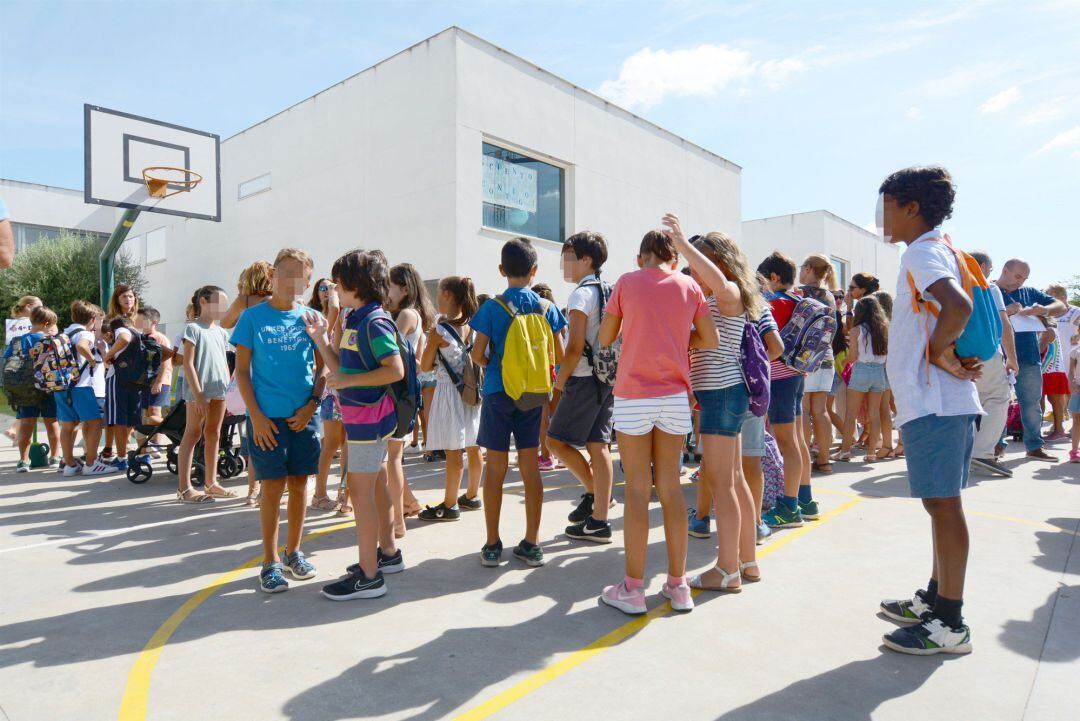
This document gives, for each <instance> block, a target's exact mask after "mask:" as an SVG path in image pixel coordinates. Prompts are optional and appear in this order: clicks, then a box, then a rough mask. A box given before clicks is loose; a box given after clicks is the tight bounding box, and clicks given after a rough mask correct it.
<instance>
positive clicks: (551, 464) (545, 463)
mask: <svg viewBox="0 0 1080 721" xmlns="http://www.w3.org/2000/svg"><path fill="white" fill-rule="evenodd" d="M537 465H538V466H540V471H541V472H550V471H554V470H555V459H554V458H544V457H543V456H540V460H539V461H538V462H537Z"/></svg>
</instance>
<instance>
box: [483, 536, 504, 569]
mask: <svg viewBox="0 0 1080 721" xmlns="http://www.w3.org/2000/svg"><path fill="white" fill-rule="evenodd" d="M502 552H503V545H502V541H496V542H495V543H491V544H488V545H486V546H484V547H483V548H481V549H480V565H481V566H487V567H488V568H495V567H496V566H498V565H499V563H501V562H502Z"/></svg>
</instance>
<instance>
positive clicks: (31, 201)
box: [0, 178, 153, 233]
mask: <svg viewBox="0 0 1080 721" xmlns="http://www.w3.org/2000/svg"><path fill="white" fill-rule="evenodd" d="M0 197H3V198H4V203H5V204H6V205H7V207H8V211H10V213H11V220H12V222H15V223H28V224H30V225H45V226H50V227H54V228H70V229H72V230H88V231H93V232H95V233H111V232H112V231H113V229H114V228H116V224H117V223H118V222H119V221H120V217H121V216H122V215H123V214H124V211H123V210H122V209H121V208H113V207H111V206H105V205H88V204H86V203H84V202H83V194H82V191H81V190H69V189H68V188H57V187H53V186H49V185H38V184H37V183H24V182H22V181H19V180H5V179H3V178H0ZM139 227H147V226H146V224H145V220H140V221H137V222H136V227H135V228H133V230H136V229H138V228H139ZM150 227H153V226H150Z"/></svg>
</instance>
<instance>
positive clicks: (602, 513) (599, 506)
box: [568, 443, 615, 521]
mask: <svg viewBox="0 0 1080 721" xmlns="http://www.w3.org/2000/svg"><path fill="white" fill-rule="evenodd" d="M585 449H586V450H587V451H588V452H589V467H590V471H591V475H592V479H593V491H592V493H593V512H592V515H593V518H595V519H596V520H598V521H606V520H607V517H608V507H609V506H610V505H611V484H612V481H613V478H614V475H615V472H614V469H613V468H612V465H611V451H610V450H609V449H608V445H607V443H589V444H587V445H586V446H585ZM578 455H581V454H578ZM568 465H569V464H568Z"/></svg>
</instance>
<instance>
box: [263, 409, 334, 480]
mask: <svg viewBox="0 0 1080 721" xmlns="http://www.w3.org/2000/svg"><path fill="white" fill-rule="evenodd" d="M270 422H271V423H273V424H274V425H275V426H277V429H278V433H277V435H276V436H274V437H275V438H276V439H277V446H275V447H274V448H271V449H270V450H268V451H264V450H263V449H261V448H259V446H258V444H256V443H255V433H254V431H253V430H252V427H251V419H250V418H249V419H248V421H247V436H248V439H249V440H248V449H247V451H248V457H249V458H251V465H252V466H254V467H255V475H256V476H258V478H259V480H264V479H266V480H271V481H280V480H285V479H286V478H287V477H289V476H313V475H315V474H317V473H318V472H319V452H320V450H321V445H320V443H319V425H318V419H317V418H315V416H312V417H311V420H310V421H308V424H307V426H305V427H304V429H303V430H301V431H293V430H290V429H289V424H288V423H287V422H286V419H284V418H271V419H270Z"/></svg>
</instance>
